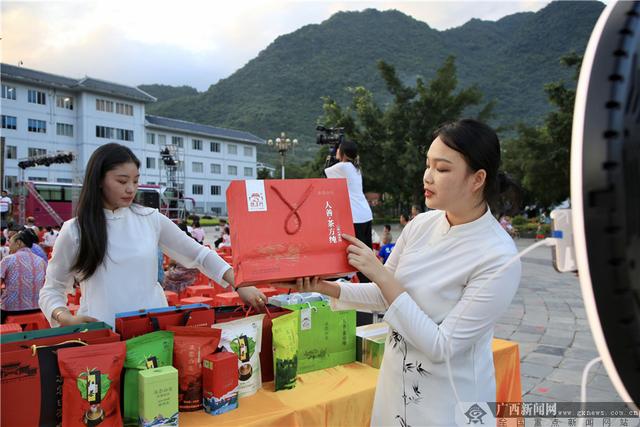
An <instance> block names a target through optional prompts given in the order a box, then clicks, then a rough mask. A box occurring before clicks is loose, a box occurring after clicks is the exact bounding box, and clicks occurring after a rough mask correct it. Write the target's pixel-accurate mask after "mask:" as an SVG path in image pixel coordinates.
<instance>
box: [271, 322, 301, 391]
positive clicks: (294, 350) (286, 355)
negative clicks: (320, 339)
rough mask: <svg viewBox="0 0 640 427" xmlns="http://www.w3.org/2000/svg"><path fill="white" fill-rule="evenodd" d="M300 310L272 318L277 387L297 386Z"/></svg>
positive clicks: (278, 388) (289, 387) (288, 387)
mask: <svg viewBox="0 0 640 427" xmlns="http://www.w3.org/2000/svg"><path fill="white" fill-rule="evenodd" d="M299 320H300V316H299V314H298V312H296V311H294V312H293V313H289V314H285V315H284V316H280V317H277V318H275V319H273V320H272V324H273V325H272V326H271V333H272V334H273V372H274V374H275V375H274V380H275V389H276V391H278V390H288V389H292V388H294V387H295V386H296V376H297V374H298V323H299Z"/></svg>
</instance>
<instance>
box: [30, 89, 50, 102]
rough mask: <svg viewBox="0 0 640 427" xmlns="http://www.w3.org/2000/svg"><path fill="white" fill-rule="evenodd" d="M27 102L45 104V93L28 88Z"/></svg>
mask: <svg viewBox="0 0 640 427" xmlns="http://www.w3.org/2000/svg"><path fill="white" fill-rule="evenodd" d="M29 102H30V103H32V104H40V105H45V104H46V103H47V95H46V94H45V93H44V92H41V91H39V90H33V89H29Z"/></svg>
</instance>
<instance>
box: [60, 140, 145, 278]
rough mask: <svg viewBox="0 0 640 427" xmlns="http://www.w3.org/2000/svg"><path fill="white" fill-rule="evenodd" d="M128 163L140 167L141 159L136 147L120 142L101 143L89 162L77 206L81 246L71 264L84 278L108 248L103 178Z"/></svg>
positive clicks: (90, 273) (77, 222) (88, 275)
mask: <svg viewBox="0 0 640 427" xmlns="http://www.w3.org/2000/svg"><path fill="white" fill-rule="evenodd" d="M124 163H135V165H136V167H137V168H140V160H138V158H137V157H136V155H135V154H133V151H131V149H129V148H128V147H125V146H124V145H120V144H116V143H110V144H105V145H102V146H100V147H99V148H98V149H97V150H96V151H94V152H93V154H92V155H91V158H90V159H89V162H88V163H87V171H86V173H85V175H84V183H83V184H82V191H81V192H80V199H79V200H78V204H77V206H76V224H77V226H78V230H79V232H80V248H79V250H78V255H77V257H76V259H75V261H74V263H73V266H72V267H71V268H72V269H73V270H75V271H77V272H78V273H79V274H80V280H86V279H88V278H89V277H91V276H92V275H93V273H95V271H96V269H97V268H98V267H99V266H100V265H101V264H102V262H103V261H104V257H105V255H106V252H107V223H106V218H105V216H104V210H103V209H104V204H103V199H102V181H103V180H104V177H105V175H106V174H107V172H109V171H110V170H113V169H115V168H116V167H118V166H119V165H121V164H124Z"/></svg>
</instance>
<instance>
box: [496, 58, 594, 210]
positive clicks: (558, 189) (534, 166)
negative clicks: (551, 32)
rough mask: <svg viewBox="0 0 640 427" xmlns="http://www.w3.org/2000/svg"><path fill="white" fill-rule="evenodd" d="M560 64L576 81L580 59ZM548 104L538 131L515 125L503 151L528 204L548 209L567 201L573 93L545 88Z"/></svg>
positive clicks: (562, 87) (558, 86)
mask: <svg viewBox="0 0 640 427" xmlns="http://www.w3.org/2000/svg"><path fill="white" fill-rule="evenodd" d="M560 62H561V63H562V64H563V65H564V66H565V67H569V68H575V71H576V72H575V75H574V79H575V80H577V79H578V73H579V70H580V65H581V63H582V57H581V56H579V55H577V54H575V53H571V54H569V55H566V56H563V57H562V58H561V59H560ZM545 92H546V93H547V97H548V99H549V102H550V103H551V104H552V105H553V106H554V107H555V108H556V109H555V110H554V111H552V112H550V113H549V114H547V116H546V118H545V120H544V124H543V125H542V126H539V127H532V126H527V125H524V124H519V125H518V126H517V127H516V130H517V137H516V138H514V139H512V140H509V141H507V142H506V143H505V144H504V147H503V158H504V160H503V164H504V169H505V170H507V172H509V173H511V174H513V175H514V176H515V177H516V178H517V179H518V180H519V181H520V182H521V183H522V186H523V188H524V189H525V190H526V191H527V192H528V193H529V200H528V201H529V202H530V203H536V204H539V205H541V206H545V207H547V206H550V205H553V204H557V203H560V202H562V201H563V200H565V199H567V197H569V192H570V189H569V186H570V182H569V181H570V180H569V173H570V167H569V165H570V150H571V128H572V125H573V106H574V102H575V97H576V91H575V89H574V88H573V87H567V85H566V83H565V82H564V81H557V82H553V83H548V84H546V85H545Z"/></svg>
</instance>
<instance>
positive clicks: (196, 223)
mask: <svg viewBox="0 0 640 427" xmlns="http://www.w3.org/2000/svg"><path fill="white" fill-rule="evenodd" d="M204 236H205V234H204V229H203V228H202V226H200V218H199V217H197V216H195V215H194V216H193V222H192V223H191V237H193V238H194V239H195V241H196V242H198V243H200V244H201V245H202V244H203V243H204Z"/></svg>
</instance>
